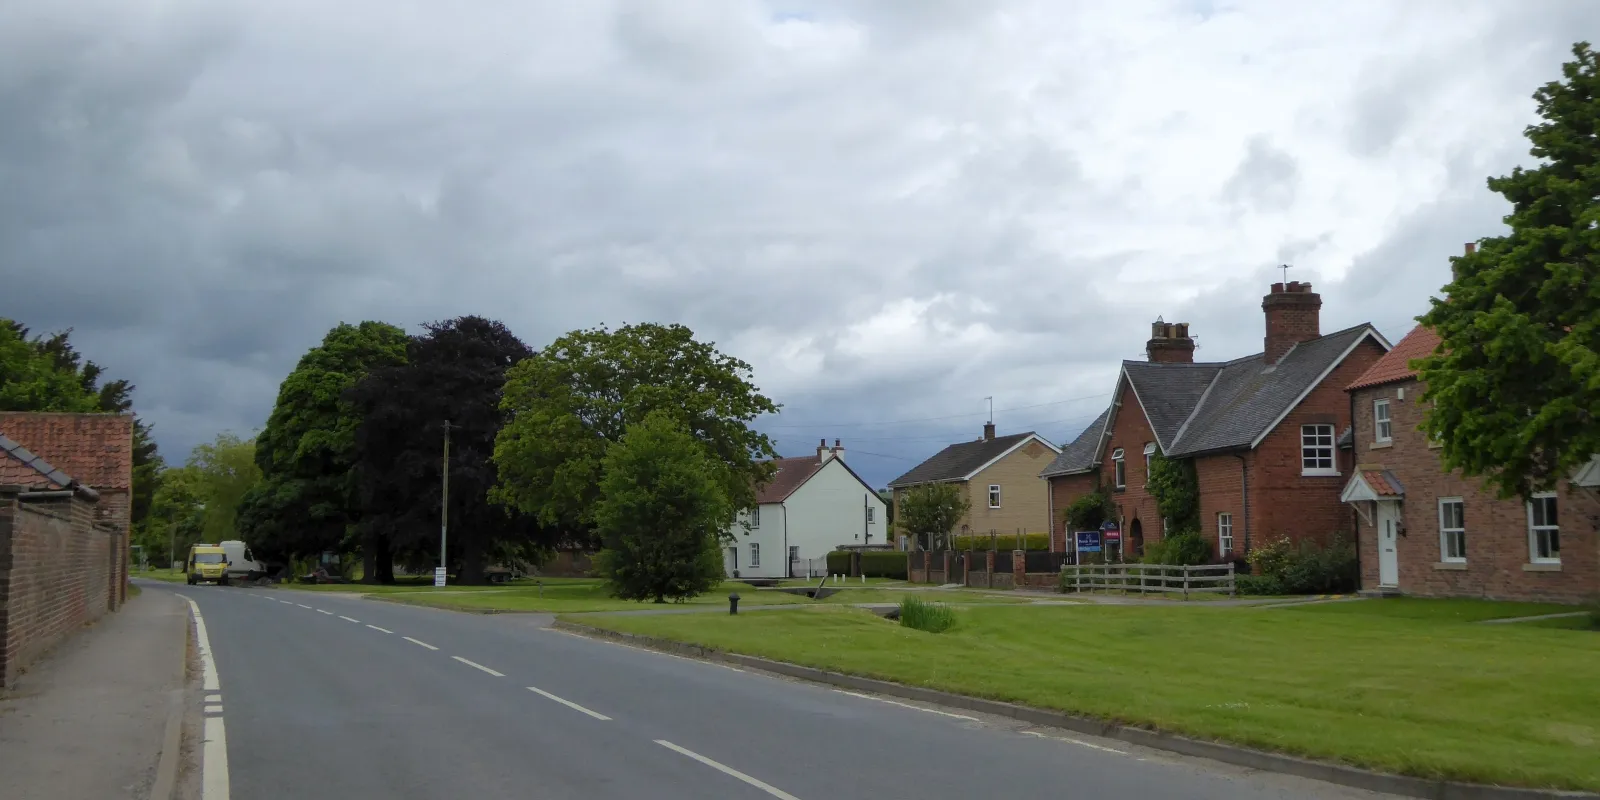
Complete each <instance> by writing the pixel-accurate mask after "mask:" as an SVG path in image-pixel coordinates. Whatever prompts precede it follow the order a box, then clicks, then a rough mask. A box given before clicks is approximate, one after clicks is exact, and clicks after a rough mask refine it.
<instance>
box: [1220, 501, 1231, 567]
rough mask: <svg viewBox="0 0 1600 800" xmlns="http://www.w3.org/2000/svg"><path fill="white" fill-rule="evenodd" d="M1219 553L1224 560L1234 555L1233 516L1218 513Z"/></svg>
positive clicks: (1227, 513) (1225, 512)
mask: <svg viewBox="0 0 1600 800" xmlns="http://www.w3.org/2000/svg"><path fill="white" fill-rule="evenodd" d="M1217 551H1218V552H1219V553H1221V554H1222V556H1223V557H1224V558H1226V557H1228V556H1230V555H1233V514H1232V513H1230V512H1227V511H1219V512H1217Z"/></svg>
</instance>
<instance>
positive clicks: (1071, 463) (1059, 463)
mask: <svg viewBox="0 0 1600 800" xmlns="http://www.w3.org/2000/svg"><path fill="white" fill-rule="evenodd" d="M1109 416H1111V407H1110V406H1107V407H1106V410H1104V411H1102V412H1100V416H1098V417H1095V418H1094V422H1091V423H1089V427H1087V428H1084V429H1083V433H1080V434H1078V438H1076V439H1073V440H1072V443H1071V444H1068V445H1067V446H1066V447H1063V448H1061V452H1060V453H1058V454H1056V458H1055V460H1054V461H1051V462H1050V465H1049V466H1047V467H1045V468H1044V471H1043V472H1040V473H1039V477H1041V478H1048V477H1051V476H1052V475H1072V474H1074V473H1078V472H1088V471H1089V470H1091V469H1094V466H1095V464H1096V463H1097V461H1098V459H1096V456H1097V455H1099V453H1100V437H1101V435H1102V434H1104V432H1105V427H1106V417H1109Z"/></svg>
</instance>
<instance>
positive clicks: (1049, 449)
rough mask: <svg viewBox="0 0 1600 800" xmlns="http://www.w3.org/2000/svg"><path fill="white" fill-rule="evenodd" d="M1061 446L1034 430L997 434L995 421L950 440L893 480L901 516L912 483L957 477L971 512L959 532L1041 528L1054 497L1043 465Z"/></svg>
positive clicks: (925, 483) (896, 509) (958, 528)
mask: <svg viewBox="0 0 1600 800" xmlns="http://www.w3.org/2000/svg"><path fill="white" fill-rule="evenodd" d="M1060 452H1061V448H1059V447H1056V446H1055V445H1053V444H1051V443H1050V441H1049V440H1048V439H1045V438H1044V437H1043V436H1040V435H1039V434H1037V433H1034V432H1033V431H1028V432H1026V433H1014V434H1011V435H1009V436H995V428H994V423H992V422H990V423H987V424H985V425H984V426H983V438H981V439H978V440H976V441H971V442H959V443H957V444H953V445H950V446H949V447H946V448H945V449H943V450H940V451H939V452H938V453H935V454H934V455H933V457H932V458H929V459H928V460H927V461H924V462H922V463H921V464H918V465H917V466H915V467H912V468H911V470H910V471H909V472H907V473H906V474H904V475H901V476H900V477H898V478H895V479H894V480H892V481H890V482H889V488H890V490H892V491H893V492H894V503H895V518H896V519H899V518H900V514H899V510H900V502H901V499H902V498H903V497H904V496H905V493H906V491H907V490H908V489H912V488H914V487H917V486H926V485H928V484H933V483H954V484H957V485H959V486H960V487H961V492H962V494H963V496H965V497H966V499H967V514H966V516H965V517H962V519H961V523H960V525H959V526H958V527H957V532H958V533H960V534H962V535H967V534H984V533H989V532H991V531H992V532H996V533H1003V534H1014V533H1016V532H1018V531H1022V532H1023V533H1027V532H1028V531H1038V530H1040V529H1041V528H1042V527H1043V526H1044V525H1045V524H1047V521H1048V520H1049V518H1050V517H1049V514H1050V511H1049V498H1048V496H1047V495H1046V493H1045V485H1044V482H1043V481H1041V480H1039V469H1040V468H1041V467H1043V466H1044V465H1045V464H1048V463H1049V462H1050V459H1052V458H1054V457H1055V456H1056V454H1057V453H1060Z"/></svg>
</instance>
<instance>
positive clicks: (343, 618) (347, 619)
mask: <svg viewBox="0 0 1600 800" xmlns="http://www.w3.org/2000/svg"><path fill="white" fill-rule="evenodd" d="M339 619H342V620H344V621H345V622H355V623H360V622H361V620H359V619H351V618H349V617H347V616H345V615H343V614H340V615H339Z"/></svg>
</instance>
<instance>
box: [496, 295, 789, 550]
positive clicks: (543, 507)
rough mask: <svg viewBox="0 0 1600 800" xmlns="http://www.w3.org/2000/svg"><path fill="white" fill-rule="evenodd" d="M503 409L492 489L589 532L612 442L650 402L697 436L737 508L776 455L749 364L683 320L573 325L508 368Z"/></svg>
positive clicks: (750, 501) (516, 504)
mask: <svg viewBox="0 0 1600 800" xmlns="http://www.w3.org/2000/svg"><path fill="white" fill-rule="evenodd" d="M504 407H505V410H506V411H507V412H508V413H509V414H510V415H511V419H510V420H509V421H507V422H506V425H505V428H503V429H502V430H501V431H500V436H499V438H498V439H497V440H496V441H495V450H494V460H495V464H496V466H497V467H498V468H499V473H500V482H499V484H498V485H497V486H496V488H495V490H494V492H493V494H492V496H493V497H494V498H495V499H496V500H498V501H500V502H502V503H505V504H506V505H508V506H511V507H513V508H516V509H519V510H521V511H523V512H525V513H528V514H532V515H535V516H536V517H537V518H538V519H539V521H540V522H542V523H544V524H546V525H551V526H557V527H560V528H562V529H563V530H569V531H579V532H589V536H590V537H591V538H592V531H593V530H594V526H595V518H594V509H595V504H596V503H597V502H598V501H599V499H600V488H599V487H600V477H601V472H602V465H603V461H604V459H605V455H606V450H607V449H608V448H609V447H610V446H611V445H613V444H615V443H616V442H618V441H620V440H621V439H622V435H623V433H624V431H626V430H627V428H628V426H629V425H633V424H636V423H639V422H642V421H643V420H644V418H645V417H646V416H648V415H649V414H650V413H651V412H652V411H662V410H664V411H671V412H672V413H674V414H676V415H677V418H678V419H680V420H681V421H682V423H683V425H684V426H685V428H686V429H687V430H688V432H689V435H690V436H692V437H694V438H695V439H696V440H698V441H699V442H700V444H701V445H702V446H703V447H704V448H705V451H706V455H707V456H708V458H709V460H708V462H707V464H708V465H709V468H710V469H711V470H712V476H711V477H712V478H713V479H714V480H715V481H716V482H717V483H718V484H719V485H720V486H721V488H722V493H723V494H724V496H726V497H727V498H728V500H729V502H730V503H731V505H732V507H733V508H749V507H751V506H752V505H754V502H755V488H754V487H756V486H758V485H760V484H761V483H762V482H763V481H765V480H766V479H768V478H769V477H770V475H771V470H772V467H771V464H770V463H768V459H771V458H773V457H774V456H775V455H776V453H775V451H774V450H773V448H772V442H771V441H770V440H768V439H767V437H766V436H765V435H763V434H761V433H758V432H756V431H754V430H752V429H751V428H750V424H749V423H750V422H751V421H752V420H754V419H755V418H756V417H758V416H760V415H762V414H770V413H775V412H776V411H777V410H778V407H777V405H775V404H774V403H773V402H772V401H771V400H769V399H767V398H766V397H765V396H764V395H762V394H761V393H760V392H759V391H758V390H757V389H756V387H755V385H754V384H752V383H751V382H750V365H749V364H746V363H745V362H743V361H740V360H739V359H737V358H734V357H732V356H728V355H724V354H723V353H720V352H718V351H717V349H716V347H715V346H714V345H712V344H711V343H708V342H701V341H697V340H696V339H695V338H694V332H693V331H691V330H689V329H688V328H686V327H684V326H682V325H656V324H643V325H627V326H624V327H621V328H618V329H616V330H614V331H613V330H606V329H604V328H596V329H593V330H582V331H573V332H572V333H569V334H567V335H566V336H563V337H561V338H560V339H557V340H556V341H555V342H554V343H552V344H551V345H550V346H548V347H546V348H545V349H544V350H542V351H540V352H539V353H536V354H534V355H533V356H532V357H530V358H528V359H527V360H526V361H523V362H522V363H520V364H518V365H517V366H516V367H515V368H514V369H512V370H511V371H510V373H509V374H508V376H507V382H506V388H505V400H504ZM730 521H731V520H730Z"/></svg>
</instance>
